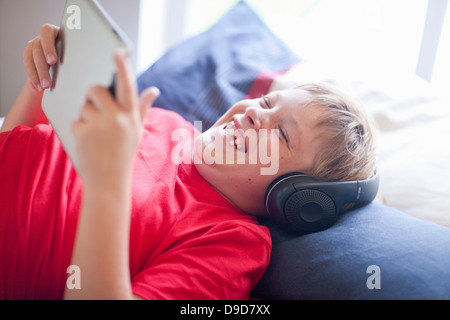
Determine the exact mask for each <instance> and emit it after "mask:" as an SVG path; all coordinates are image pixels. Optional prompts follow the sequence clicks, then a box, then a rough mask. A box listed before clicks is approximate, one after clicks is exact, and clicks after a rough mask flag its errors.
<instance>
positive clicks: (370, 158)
mask: <svg viewBox="0 0 450 320" xmlns="http://www.w3.org/2000/svg"><path fill="white" fill-rule="evenodd" d="M296 88H298V89H302V90H305V91H307V92H308V93H309V94H310V101H309V104H312V105H315V106H322V107H324V110H325V112H324V114H323V116H322V117H321V118H320V120H319V122H318V124H317V126H318V128H320V129H322V134H321V137H322V139H320V141H321V142H320V143H321V148H320V150H321V151H319V152H318V153H317V154H316V156H315V159H314V164H313V166H312V168H310V170H308V172H305V173H306V174H308V175H309V176H311V177H313V178H315V179H318V180H322V181H354V180H364V179H368V178H370V177H371V176H372V175H373V174H374V172H375V170H376V150H375V131H374V128H373V124H372V123H371V120H370V119H369V117H368V115H367V114H366V113H365V111H364V109H363V108H362V107H361V106H360V105H359V104H358V103H357V102H356V101H355V100H354V99H352V98H351V97H349V96H348V95H347V94H345V93H344V92H342V91H340V90H339V89H337V88H336V87H334V86H332V85H329V84H325V83H320V82H314V83H306V84H303V85H300V86H298V87H296Z"/></svg>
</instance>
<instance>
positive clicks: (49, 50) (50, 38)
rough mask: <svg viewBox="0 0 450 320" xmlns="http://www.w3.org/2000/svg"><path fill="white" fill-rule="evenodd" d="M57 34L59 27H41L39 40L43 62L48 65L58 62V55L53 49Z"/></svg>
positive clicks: (45, 25)
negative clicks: (43, 57)
mask: <svg viewBox="0 0 450 320" xmlns="http://www.w3.org/2000/svg"><path fill="white" fill-rule="evenodd" d="M58 32H59V27H57V26H54V25H51V24H44V25H43V26H42V27H41V31H40V39H41V45H42V50H43V52H44V56H45V61H46V62H47V64H49V65H52V64H55V63H56V62H57V61H58V54H57V52H56V47H55V40H56V37H57V36H58Z"/></svg>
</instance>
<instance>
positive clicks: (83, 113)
mask: <svg viewBox="0 0 450 320" xmlns="http://www.w3.org/2000/svg"><path fill="white" fill-rule="evenodd" d="M97 114H98V109H97V108H96V107H95V106H94V104H93V103H92V102H91V101H86V103H85V104H84V106H83V107H82V108H81V110H80V119H79V121H81V122H89V121H91V120H92V119H93V118H94V117H95V116H96V115H97Z"/></svg>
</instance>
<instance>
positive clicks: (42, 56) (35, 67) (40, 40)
mask: <svg viewBox="0 0 450 320" xmlns="http://www.w3.org/2000/svg"><path fill="white" fill-rule="evenodd" d="M58 32H59V27H57V26H54V25H51V24H44V25H43V26H42V27H41V30H40V34H39V36H37V37H36V38H34V39H33V40H31V41H29V42H28V43H27V46H26V47H25V51H24V53H23V63H24V65H25V70H26V72H27V83H28V85H29V87H30V88H31V89H32V90H34V91H35V92H42V91H43V90H45V89H47V88H50V87H51V86H52V79H51V77H50V73H49V67H50V66H51V65H53V64H55V63H56V62H57V61H58V55H57V53H56V47H55V40H56V38H57V36H58Z"/></svg>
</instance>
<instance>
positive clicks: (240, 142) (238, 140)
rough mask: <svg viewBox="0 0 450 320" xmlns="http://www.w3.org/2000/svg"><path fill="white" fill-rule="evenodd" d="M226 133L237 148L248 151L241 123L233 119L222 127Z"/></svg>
mask: <svg viewBox="0 0 450 320" xmlns="http://www.w3.org/2000/svg"><path fill="white" fill-rule="evenodd" d="M222 130H223V131H224V135H225V136H226V137H228V138H229V139H227V141H229V143H230V144H231V145H232V146H234V148H235V149H237V150H239V151H242V152H244V153H247V150H248V148H247V141H246V138H245V135H244V132H243V130H242V128H241V127H240V126H239V123H238V122H237V121H235V120H234V119H232V120H231V121H229V122H227V123H226V124H225V126H224V127H223V128H222Z"/></svg>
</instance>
